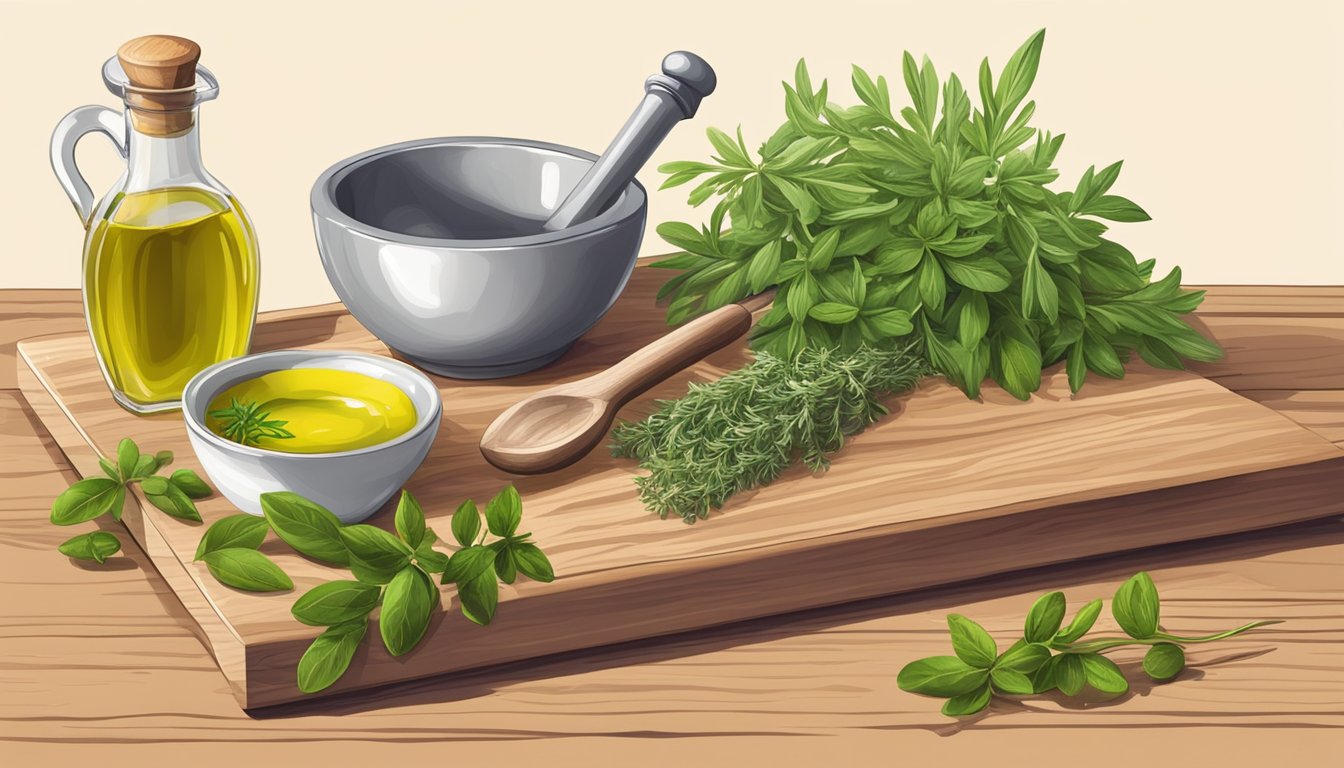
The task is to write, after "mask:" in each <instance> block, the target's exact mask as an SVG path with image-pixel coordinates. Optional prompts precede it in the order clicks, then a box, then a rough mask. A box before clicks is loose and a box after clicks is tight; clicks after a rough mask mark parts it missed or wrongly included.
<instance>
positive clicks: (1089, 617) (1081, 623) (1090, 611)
mask: <svg viewBox="0 0 1344 768" xmlns="http://www.w3.org/2000/svg"><path fill="white" fill-rule="evenodd" d="M1100 615H1101V601H1100V600H1093V601H1091V602H1089V603H1088V604H1087V605H1084V606H1083V607H1082V608H1079V609H1078V613H1076V614H1074V616H1073V621H1071V622H1069V626H1067V627H1065V628H1064V629H1063V630H1061V631H1059V632H1058V633H1056V634H1055V641H1056V642H1060V643H1072V642H1074V641H1076V640H1077V639H1078V638H1080V637H1082V636H1083V635H1085V634H1087V631H1088V630H1089V629H1092V625H1093V624H1096V623H1097V617H1098V616H1100Z"/></svg>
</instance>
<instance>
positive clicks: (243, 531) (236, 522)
mask: <svg viewBox="0 0 1344 768" xmlns="http://www.w3.org/2000/svg"><path fill="white" fill-rule="evenodd" d="M267 530H269V526H267V525H266V521H265V520H264V519H263V518H260V517H257V516H256V515H249V514H247V513H246V512H242V513H239V514H236V515H229V516H228V517H222V518H220V519H218V520H216V521H215V522H214V523H213V524H212V525H211V526H210V527H209V528H207V529H206V530H205V534H204V535H203V536H201V543H200V544H199V545H198V546H197V547H196V556H195V559H197V560H200V559H201V558H202V557H205V553H207V552H213V551H214V550H216V549H229V548H232V547H242V548H244V549H256V548H258V547H260V546H261V542H263V541H265V540H266V531H267Z"/></svg>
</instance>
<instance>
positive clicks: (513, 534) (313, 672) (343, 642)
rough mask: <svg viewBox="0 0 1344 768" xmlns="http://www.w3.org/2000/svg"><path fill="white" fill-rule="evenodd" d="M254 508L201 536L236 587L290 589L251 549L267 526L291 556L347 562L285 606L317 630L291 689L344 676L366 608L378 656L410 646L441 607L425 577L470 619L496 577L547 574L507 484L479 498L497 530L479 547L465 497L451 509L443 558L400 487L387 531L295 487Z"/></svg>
mask: <svg viewBox="0 0 1344 768" xmlns="http://www.w3.org/2000/svg"><path fill="white" fill-rule="evenodd" d="M261 507H262V512H263V514H264V518H260V517H254V516H252V515H245V514H240V515H233V516H232V517H226V518H223V519H221V520H218V521H216V522H215V523H214V524H213V525H211V526H210V528H209V529H208V530H206V532H205V535H204V536H202V537H201V543H200V546H199V547H198V548H197V550H196V559H197V560H204V561H205V563H206V565H207V566H208V567H209V569H210V572H211V573H212V574H213V575H214V576H215V578H217V579H219V581H221V582H223V583H224V584H227V585H229V586H232V587H236V588H238V589H245V590H249V591H256V592H269V591H277V590H287V589H292V588H293V583H292V582H291V581H290V579H289V577H288V576H286V575H285V574H284V572H283V571H281V570H280V568H279V567H278V566H276V565H275V564H274V563H273V562H271V561H270V559H269V558H267V557H266V556H265V555H262V554H261V553H260V552H257V551H256V550H257V548H258V547H260V546H261V544H262V542H263V541H264V540H265V538H266V533H267V531H268V530H273V531H275V533H276V535H277V536H279V537H280V539H281V540H282V541H284V542H285V543H286V544H288V545H289V546H290V547H292V548H293V549H294V551H296V552H298V553H299V554H301V555H305V556H307V557H311V558H313V559H315V560H319V561H322V562H324V563H328V564H331V565H343V566H346V567H348V568H349V569H350V572H351V574H352V575H353V576H354V579H353V580H341V581H331V582H327V583H325V584H319V585H318V586H316V587H313V588H312V589H310V590H308V591H307V592H305V593H304V594H302V595H300V596H299V598H298V600H296V601H295V602H294V605H293V607H292V608H291V609H290V612H291V613H292V614H293V615H294V618H295V619H297V620H298V621H300V622H302V623H304V624H308V625H310V626H317V627H325V628H326V629H325V630H324V631H323V632H322V634H320V635H318V636H317V638H316V639H315V640H314V641H313V642H312V644H311V645H309V646H308V649H307V650H306V651H305V652H304V654H303V656H302V658H300V660H299V666H298V686H299V690H301V691H303V692H305V693H314V692H317V691H320V690H323V689H325V688H328V687H330V686H331V685H332V684H334V683H335V682H336V681H337V680H339V679H340V677H341V675H343V674H345V671H346V670H347V669H348V668H349V666H350V663H351V661H352V660H353V659H354V655H355V652H356V651H357V650H358V649H359V644H360V643H361V642H362V641H363V639H364V636H365V634H367V630H368V621H369V617H370V615H372V614H373V612H374V611H378V633H379V635H380V637H381V638H382V641H383V646H384V647H385V648H386V649H387V652H388V653H390V654H391V655H393V656H402V655H405V654H407V653H410V652H411V651H412V650H414V649H415V647H416V646H417V645H419V644H420V641H421V640H423V639H424V637H425V635H426V634H427V633H428V631H429V626H430V623H431V622H432V621H433V619H434V616H435V615H437V613H438V612H439V610H440V607H441V604H442V598H441V596H440V593H439V589H438V587H437V586H436V585H435V584H434V580H433V575H434V574H443V577H442V580H443V583H444V584H456V586H457V590H458V601H459V602H460V603H461V610H462V613H463V615H465V616H466V617H467V618H468V619H470V620H471V621H473V622H475V623H477V624H489V623H490V621H491V620H492V619H493V618H494V615H495V609H496V608H497V607H498V603H499V581H501V580H502V581H504V582H505V583H508V584H512V583H513V582H514V580H515V579H516V578H517V574H518V573H522V574H523V575H525V576H528V577H529V578H532V579H534V580H536V581H552V580H554V578H555V573H554V571H553V570H552V568H551V564H550V561H549V560H548V559H547V558H546V555H545V554H543V553H542V551H541V550H540V549H539V548H538V547H537V545H536V544H535V543H533V542H532V541H531V540H530V537H531V534H528V533H518V526H519V524H520V523H521V521H522V499H521V498H520V497H519V496H518V491H517V490H516V489H515V488H514V487H513V486H509V487H507V488H505V489H504V490H503V491H501V492H500V493H499V494H498V495H497V496H495V498H493V499H491V500H490V503H489V504H487V505H486V512H485V518H486V527H487V529H488V532H489V533H492V534H494V535H495V536H496V537H498V538H497V539H496V540H495V541H492V542H490V543H489V544H486V543H485V537H486V535H485V533H482V531H481V519H480V513H479V512H478V511H477V509H476V504H475V502H472V501H466V502H463V503H462V505H461V506H459V507H458V509H457V512H456V513H455V514H454V515H453V518H452V529H453V537H454V538H455V539H456V540H457V541H458V543H459V544H460V545H461V547H462V548H461V549H459V550H458V551H457V552H456V553H454V554H453V555H452V556H451V557H450V556H449V555H448V554H446V553H444V552H441V551H439V550H437V549H435V548H434V545H435V544H436V543H437V542H438V541H439V537H438V535H437V534H435V533H434V531H433V530H432V529H430V528H429V527H428V526H426V524H425V513H424V509H423V508H422V507H421V506H420V503H419V502H418V501H416V499H415V496H413V495H411V493H410V492H409V491H404V490H403V491H402V492H401V498H400V500H399V501H398V502H397V509H396V514H395V518H394V527H395V529H396V534H395V535H393V534H391V533H389V532H387V531H385V530H383V529H382V528H378V527H376V526H372V525H363V524H358V525H344V524H342V523H341V521H340V520H339V519H338V518H337V517H336V516H335V515H333V514H332V513H331V512H330V511H329V510H328V509H326V508H325V507H323V506H322V505H320V504H317V503H315V502H313V501H310V500H309V499H306V498H304V497H302V496H300V495H298V494H296V493H290V492H277V493H266V494H262V496H261ZM478 534H479V535H480V538H479V540H478V539H477V536H478Z"/></svg>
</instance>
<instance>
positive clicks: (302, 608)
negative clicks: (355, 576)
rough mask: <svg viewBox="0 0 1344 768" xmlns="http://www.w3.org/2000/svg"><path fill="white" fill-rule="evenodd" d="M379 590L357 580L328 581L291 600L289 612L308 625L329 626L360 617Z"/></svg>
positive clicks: (374, 603)
mask: <svg viewBox="0 0 1344 768" xmlns="http://www.w3.org/2000/svg"><path fill="white" fill-rule="evenodd" d="M381 593H382V590H381V589H379V588H378V587H377V586H374V585H372V584H361V583H360V582H358V581H329V582H327V583H326V584H319V585H317V586H316V587H313V588H312V589H310V590H308V591H307V592H305V593H303V595H302V596H300V597H299V599H298V600H295V601H294V606H293V607H292V608H290V613H292V614H294V618H296V619H298V620H299V621H301V622H303V623H304V624H308V625H311V626H318V627H329V626H335V625H337V624H344V623H346V622H349V621H354V620H356V619H363V618H364V617H366V616H368V615H369V613H370V612H371V611H372V610H373V609H374V608H376V607H378V596H379V595H380V594H381Z"/></svg>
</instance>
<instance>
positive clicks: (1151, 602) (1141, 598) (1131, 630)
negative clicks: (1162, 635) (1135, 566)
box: [1111, 571, 1158, 640]
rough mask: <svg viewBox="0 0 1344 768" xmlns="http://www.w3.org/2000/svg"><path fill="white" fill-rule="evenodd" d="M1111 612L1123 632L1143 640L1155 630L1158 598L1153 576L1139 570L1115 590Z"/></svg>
mask: <svg viewBox="0 0 1344 768" xmlns="http://www.w3.org/2000/svg"><path fill="white" fill-rule="evenodd" d="M1111 614H1112V615H1113V616H1115V620H1116V622H1117V623H1118V624H1119V625H1120V628H1121V629H1123V630H1124V631H1125V634H1127V635H1129V636H1130V637H1133V638H1137V639H1139V640H1144V639H1147V638H1150V637H1152V636H1153V633H1155V632H1157V623H1158V598H1157V587H1156V586H1155V585H1154V584H1153V578H1152V577H1151V576H1149V575H1148V573H1147V572H1146V571H1140V572H1138V573H1136V574H1134V575H1133V576H1131V577H1130V578H1129V580H1128V581H1126V582H1125V583H1124V584H1121V585H1120V588H1119V589H1117V590H1116V592H1115V597H1114V599H1112V600H1111Z"/></svg>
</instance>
